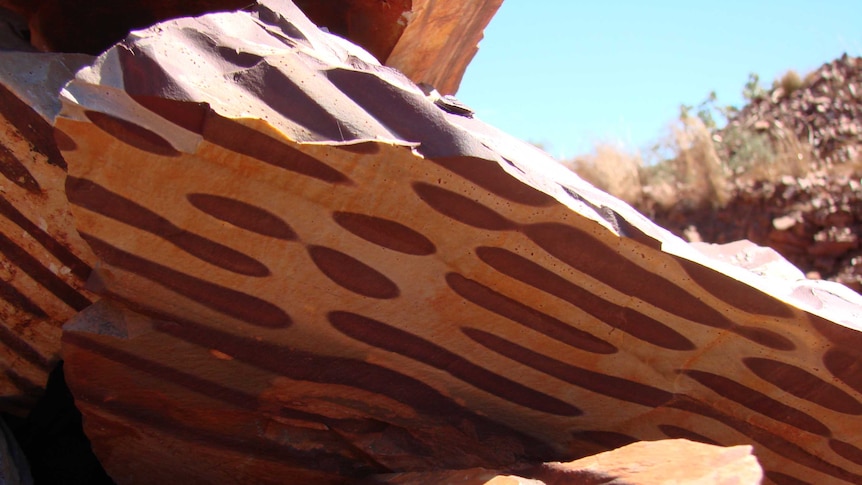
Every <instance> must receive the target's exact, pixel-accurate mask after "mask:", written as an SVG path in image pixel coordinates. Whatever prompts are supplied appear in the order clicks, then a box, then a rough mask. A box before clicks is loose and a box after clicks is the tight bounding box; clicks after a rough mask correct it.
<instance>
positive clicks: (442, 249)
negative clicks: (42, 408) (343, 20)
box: [55, 7, 862, 484]
mask: <svg viewBox="0 0 862 485" xmlns="http://www.w3.org/2000/svg"><path fill="white" fill-rule="evenodd" d="M284 8H285V10H284V11H285V12H286V13H285V14H284V16H282V17H280V20H279V21H278V22H277V23H268V21H265V20H264V19H261V18H259V17H255V16H254V14H253V13H252V14H248V13H238V14H231V15H230V16H228V15H227V14H217V15H211V16H205V17H201V18H200V19H183V20H177V21H172V22H168V23H165V24H161V25H159V26H157V27H155V28H153V29H151V30H148V31H146V32H142V33H136V34H134V35H133V36H132V37H131V38H130V39H129V40H127V41H126V42H125V43H123V44H121V45H118V46H117V47H115V48H114V49H112V50H110V51H109V52H107V53H106V54H105V55H104V56H103V57H102V59H101V62H100V63H98V64H96V66H97V67H96V68H93V69H90V70H84V71H82V72H81V73H79V75H78V76H77V78H76V80H74V81H73V82H72V83H70V84H69V85H68V86H67V87H66V90H65V91H64V94H63V101H64V107H63V111H62V112H61V116H60V117H59V118H58V119H57V121H56V123H55V129H56V130H57V137H58V139H61V140H66V143H64V144H63V145H62V147H61V149H62V152H63V156H64V157H65V159H66V160H67V162H68V164H69V173H70V176H69V178H68V182H67V185H66V191H67V193H68V197H69V200H70V201H71V203H72V210H73V213H74V216H75V221H76V224H77V228H78V230H79V231H80V233H81V236H82V237H83V238H84V240H85V241H86V242H87V243H88V245H89V247H90V248H92V250H93V252H94V253H95V254H96V255H97V256H98V258H99V260H100V264H99V265H98V267H97V268H96V269H95V270H94V276H93V278H92V279H91V289H93V290H94V291H96V292H97V293H99V294H100V295H101V296H102V297H103V298H104V300H103V301H102V302H100V303H98V304H97V305H94V306H93V307H90V308H89V309H88V310H86V311H85V312H83V313H82V314H80V315H79V316H78V317H76V319H75V320H73V321H72V322H71V323H70V324H69V325H68V326H67V327H66V332H65V336H64V344H65V347H64V356H65V358H66V359H67V362H68V363H69V364H70V365H69V367H68V372H69V376H68V380H69V382H70V386H71V387H72V390H73V392H74V393H75V395H76V397H77V402H78V404H79V407H80V408H81V409H82V411H83V412H84V414H85V416H86V422H87V423H88V424H87V426H88V433H89V434H90V437H91V439H92V441H93V445H94V449H95V451H96V452H97V454H98V455H99V456H100V457H101V459H102V460H103V462H104V465H105V466H106V469H107V470H108V471H109V473H111V474H112V476H114V477H115V478H116V477H122V478H123V481H124V482H127V483H136V478H135V477H140V475H138V474H136V473H135V470H136V469H137V467H141V466H147V464H148V463H150V464H152V463H158V466H157V467H155V466H153V467H149V468H147V471H148V473H147V475H146V479H147V480H148V481H152V480H154V479H158V478H160V474H163V473H168V472H167V471H165V470H170V473H171V474H172V475H171V476H170V478H171V479H172V480H174V481H177V480H182V479H188V480H195V479H197V480H204V481H229V482H230V481H237V480H239V481H242V480H254V481H257V482H259V483H283V480H284V477H285V476H290V477H298V478H296V481H297V482H300V481H303V480H308V479H314V480H319V481H333V482H336V481H339V480H342V479H343V478H344V477H346V476H354V477H355V476H362V475H368V474H373V473H380V472H385V471H409V470H423V469H428V468H429V467H438V468H466V467H478V466H482V467H501V466H506V465H510V464H512V463H517V462H530V461H533V462H536V461H539V462H541V461H549V460H554V459H572V458H574V457H579V456H586V455H589V454H592V453H595V452H598V451H603V450H606V449H611V448H616V447H619V446H622V445H625V444H627V443H631V442H634V441H638V440H655V439H663V438H681V437H682V438H689V439H697V440H700V441H705V442H709V443H717V444H720V445H723V446H730V445H737V444H751V445H753V446H754V449H755V452H756V455H757V457H758V459H759V460H760V462H761V463H762V464H763V466H764V468H765V470H766V476H767V478H768V479H769V480H771V481H772V482H773V483H778V484H786V483H858V482H860V481H862V449H860V446H862V443H860V441H859V436H860V432H862V419H860V414H862V392H860V391H862V384H860V383H862V379H860V377H862V376H860V373H859V372H857V371H856V370H855V369H856V367H857V366H856V365H855V364H854V363H855V362H858V360H859V352H860V351H859V349H860V348H862V346H860V344H862V336H860V334H859V333H858V331H856V330H855V329H852V328H850V327H849V326H845V325H842V324H839V323H836V322H834V321H830V320H827V319H826V318H824V317H822V316H818V315H816V314H814V313H811V312H810V311H806V310H803V309H802V308H801V305H798V304H797V305H793V304H790V303H788V302H787V301H783V300H782V299H779V298H777V297H776V296H772V295H770V294H769V293H767V292H765V291H761V290H758V289H755V288H753V287H751V286H749V285H748V284H747V283H743V282H742V281H739V280H738V279H736V278H734V277H733V276H730V275H728V274H723V273H721V272H718V271H717V270H716V269H714V268H712V267H710V265H709V264H708V263H707V262H705V261H703V260H702V259H701V260H697V259H698V258H697V257H696V256H695V255H694V254H693V253H691V254H687V256H691V259H690V258H686V257H682V256H679V255H677V254H673V253H671V252H668V251H667V248H669V247H673V246H674V245H676V244H678V240H675V239H674V238H672V236H670V235H668V234H667V233H664V232H662V231H661V230H659V229H657V228H655V227H652V226H650V225H649V223H647V222H645V220H643V218H642V217H640V216H639V215H638V214H637V213H635V212H634V211H633V210H631V209H630V208H628V207H627V206H624V205H623V204H621V203H620V202H619V201H616V200H614V199H612V198H610V197H608V196H606V195H604V194H600V193H597V192H596V191H595V190H594V189H592V188H591V187H588V186H586V185H585V184H583V183H582V182H580V181H579V180H577V179H576V178H574V176H572V175H562V172H554V170H557V169H555V168H553V167H551V166H550V165H548V162H547V161H546V159H544V158H543V157H542V156H540V155H538V154H537V153H536V152H533V151H531V150H530V149H529V148H527V147H524V146H523V145H520V144H518V143H517V142H514V141H511V140H509V139H508V138H505V137H503V136H502V135H500V134H498V133H495V132H494V131H493V130H492V129H490V128H487V127H485V126H484V125H483V124H481V122H480V121H478V120H474V119H471V120H467V119H460V118H459V117H458V116H457V115H454V114H449V113H444V112H443V111H442V110H440V109H439V108H437V107H436V106H435V105H434V104H433V103H431V102H430V101H428V100H427V99H425V98H424V96H423V95H422V93H421V91H419V90H417V89H415V87H412V86H411V85H409V83H406V82H405V81H404V80H403V79H402V78H401V77H399V75H398V74H397V73H395V72H392V71H387V70H385V69H383V68H380V67H379V66H376V65H374V64H371V63H367V62H365V61H363V60H362V59H363V57H362V55H361V53H355V55H354V53H353V52H352V51H345V50H344V49H345V48H344V47H343V45H342V44H341V43H337V42H336V41H334V40H332V39H330V38H328V37H326V36H325V35H324V34H322V33H320V32H318V31H317V30H316V29H314V27H313V26H311V25H310V24H308V23H307V21H305V20H304V19H303V18H302V17H300V16H298V15H296V14H295V13H291V12H292V10H291V9H290V8H289V7H284ZM228 19H229V21H228ZM228 25H229V26H230V31H229V32H228V31H227V30H226V29H227V26H228ZM287 26H289V28H288V27H287ZM201 32H206V35H205V38H206V39H208V40H207V42H203V41H202V40H200V39H201V38H203V37H201V36H202V34H200V33H201ZM192 33H194V34H192ZM276 33H277V35H275V34H276ZM285 36H287V37H285ZM285 38H288V39H289V40H290V41H289V42H288V41H285V40H284V39H285ZM252 41H254V42H256V43H257V45H253V44H252ZM212 42H215V43H216V44H217V46H218V49H216V48H214V47H213V45H212ZM216 52H236V53H239V52H242V53H243V57H242V59H243V62H242V65H238V64H237V60H236V58H235V57H231V56H219V55H216V54H215V53H216ZM215 70H217V71H218V72H219V73H220V74H219V75H214V74H213V72H215ZM176 73H182V74H183V76H182V77H180V76H178V75H177V74H176ZM220 79H221V80H224V82H223V83H222V84H218V83H219V82H220V81H219V80H220ZM260 80H263V82H258V81H260ZM167 87H171V89H167ZM285 93H291V95H290V96H288V95H286V94H285ZM226 100H230V101H231V103H228V102H227V101H226ZM236 106H242V113H234V112H232V110H235V109H236ZM551 174H554V175H559V177H556V176H552V175H551ZM692 259H695V260H697V261H695V260H692ZM94 369H99V371H98V372H93V370H94ZM188 410H194V411H193V412H191V411H188ZM117 430H135V431H134V432H131V431H129V432H125V433H123V432H118V431H117ZM489 441H490V442H493V443H494V446H490V447H489V446H483V445H482V443H486V442H489ZM177 450H193V455H194V456H193V458H192V457H189V456H188V454H186V453H177V452H176V451H177ZM249 450H251V451H249ZM142 457H146V459H144V460H142ZM312 458H313V459H312ZM243 460H245V461H243ZM248 460H251V461H248ZM142 461H143V465H142V464H141V463H142ZM239 462H243V463H250V464H251V466H248V467H247V468H246V467H242V468H237V466H236V464H237V463H239ZM162 478H167V477H166V476H165V477H162Z"/></svg>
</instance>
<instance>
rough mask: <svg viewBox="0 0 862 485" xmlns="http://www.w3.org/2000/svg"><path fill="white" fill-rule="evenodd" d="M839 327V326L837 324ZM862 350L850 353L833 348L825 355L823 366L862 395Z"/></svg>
mask: <svg viewBox="0 0 862 485" xmlns="http://www.w3.org/2000/svg"><path fill="white" fill-rule="evenodd" d="M835 325H837V324H835ZM860 351H862V349H857V350H856V351H854V352H852V353H851V352H849V351H847V350H845V349H842V348H838V347H833V348H831V349H829V350H827V351H826V353H825V354H824V355H823V364H824V365H826V368H827V369H828V370H829V372H831V373H832V375H834V376H835V377H837V378H838V379H839V380H841V382H843V383H844V384H846V385H848V386H850V387H851V388H852V389H853V390H854V391H856V392H858V393H860V394H862V355H860Z"/></svg>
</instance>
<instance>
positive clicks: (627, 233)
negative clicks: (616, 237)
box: [612, 211, 662, 251]
mask: <svg viewBox="0 0 862 485" xmlns="http://www.w3.org/2000/svg"><path fill="white" fill-rule="evenodd" d="M612 212H613V215H614V218H615V219H616V221H617V225H618V226H619V231H620V236H622V237H627V238H629V239H631V240H633V241H637V242H639V243H641V244H643V245H644V246H646V247H648V248H651V249H655V250H656V251H661V246H662V242H661V241H659V240H658V239H656V238H654V237H652V236H650V235H649V234H647V233H645V232H643V231H642V230H641V229H640V228H639V227H637V226H635V225H634V224H632V223H631V222H629V221H628V219H626V218H625V217H623V216H622V215H621V214H619V213H618V212H616V211H612Z"/></svg>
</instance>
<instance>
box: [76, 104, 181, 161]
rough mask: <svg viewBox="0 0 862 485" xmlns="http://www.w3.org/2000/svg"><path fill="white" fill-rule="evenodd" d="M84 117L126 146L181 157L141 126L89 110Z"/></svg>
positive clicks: (175, 150)
mask: <svg viewBox="0 0 862 485" xmlns="http://www.w3.org/2000/svg"><path fill="white" fill-rule="evenodd" d="M84 115H85V116H86V117H87V119H88V120H90V121H91V122H92V123H93V124H94V125H96V126H97V127H98V128H99V129H101V130H102V131H104V132H105V133H107V134H109V135H111V136H112V137H114V138H116V139H117V140H120V141H121V142H123V143H125V144H126V145H129V146H133V147H135V148H137V149H138V150H142V151H145V152H149V153H152V154H154V155H159V156H162V157H178V156H179V155H180V152H179V151H177V149H176V148H174V147H173V145H171V143H170V142H169V141H167V140H165V139H164V138H162V137H161V136H160V135H158V134H157V133H155V132H153V131H150V130H149V129H147V128H144V127H143V126H141V125H138V124H135V123H132V122H131V121H128V120H124V119H122V118H118V117H116V116H113V115H109V114H106V113H100V112H98V111H89V110H87V111H84Z"/></svg>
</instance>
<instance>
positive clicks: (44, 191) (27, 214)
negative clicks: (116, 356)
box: [0, 52, 95, 414]
mask: <svg viewBox="0 0 862 485" xmlns="http://www.w3.org/2000/svg"><path fill="white" fill-rule="evenodd" d="M90 61H92V58H91V57H89V56H82V55H70V56H60V55H57V54H35V53H16V52H0V277H2V278H0V368H2V369H3V371H2V373H0V411H5V412H12V413H16V414H23V413H25V412H26V411H27V410H28V409H29V407H30V406H31V405H32V404H33V402H34V401H35V400H36V398H38V396H39V394H40V393H41V392H42V390H43V389H44V386H45V382H46V380H47V377H48V372H49V371H50V370H51V368H52V367H53V365H54V364H55V363H56V361H57V359H58V358H59V357H58V354H59V350H60V326H61V325H62V324H63V323H64V322H65V321H66V320H68V319H69V318H70V317H71V316H72V315H74V314H75V313H76V312H77V311H80V310H82V309H84V308H85V307H86V306H88V305H89V304H90V301H91V300H92V299H93V298H94V295H93V294H92V293H90V292H88V291H86V290H85V289H84V282H85V281H86V279H87V277H88V276H89V274H90V266H91V265H92V264H93V263H94V262H95V258H94V256H93V254H92V253H91V252H90V249H89V247H87V245H86V244H84V242H83V241H82V240H81V238H80V237H78V234H77V232H76V231H75V228H74V226H73V223H72V217H71V213H70V212H69V203H68V201H67V200H66V195H65V189H64V183H65V178H66V173H65V167H66V163H65V161H64V160H63V159H62V157H61V156H60V152H59V150H58V149H57V147H56V146H55V143H54V136H53V130H52V128H51V125H50V124H49V122H48V119H51V118H52V117H53V114H54V113H55V112H56V111H57V110H58V109H59V99H58V95H59V92H60V87H61V86H62V85H63V84H64V83H65V82H66V81H68V80H69V79H70V78H71V77H72V75H73V73H74V72H75V70H77V68H78V67H80V66H82V65H84V64H85V63H88V62H90Z"/></svg>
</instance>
